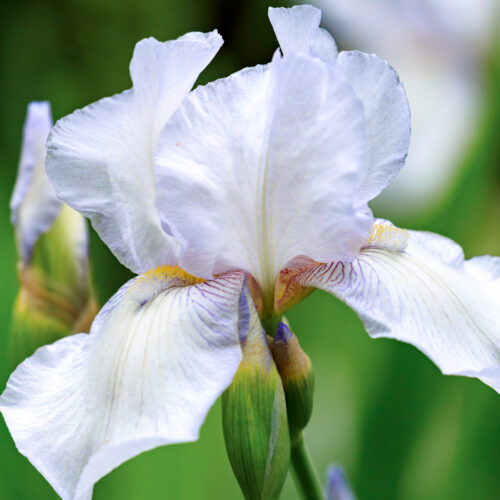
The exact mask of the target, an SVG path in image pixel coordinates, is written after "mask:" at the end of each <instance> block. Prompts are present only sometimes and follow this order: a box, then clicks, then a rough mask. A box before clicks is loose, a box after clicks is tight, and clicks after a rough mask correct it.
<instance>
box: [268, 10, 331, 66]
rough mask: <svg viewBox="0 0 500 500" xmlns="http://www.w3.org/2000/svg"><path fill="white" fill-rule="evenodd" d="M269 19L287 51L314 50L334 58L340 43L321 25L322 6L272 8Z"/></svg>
mask: <svg viewBox="0 0 500 500" xmlns="http://www.w3.org/2000/svg"><path fill="white" fill-rule="evenodd" d="M268 14H269V20H270V21H271V24H272V25H273V29H274V32H275V33H276V38H277V39H278V42H279V44H280V47H281V50H282V51H283V53H285V54H287V53H293V52H296V53H304V54H311V55H314V56H317V57H320V58H321V59H324V60H325V61H328V60H331V61H333V60H334V59H335V57H336V55H337V52H338V51H337V45H336V44H335V40H334V39H333V38H332V37H331V35H330V33H328V31H326V30H324V29H322V28H320V27H319V22H320V20H321V10H319V9H317V8H316V7H313V6H312V5H295V6H294V7H291V8H288V9H286V8H284V7H278V8H273V7H270V8H269V12H268Z"/></svg>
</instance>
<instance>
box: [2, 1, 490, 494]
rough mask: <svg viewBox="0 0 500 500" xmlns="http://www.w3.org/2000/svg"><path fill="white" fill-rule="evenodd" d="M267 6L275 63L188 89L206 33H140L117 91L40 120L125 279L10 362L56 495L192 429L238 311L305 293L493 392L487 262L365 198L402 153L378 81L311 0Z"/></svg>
mask: <svg viewBox="0 0 500 500" xmlns="http://www.w3.org/2000/svg"><path fill="white" fill-rule="evenodd" d="M269 16H270V19H271V22H272V25H273V27H274V30H275V32H276V35H277V37H278V40H279V43H280V46H281V51H282V54H283V55H282V54H281V53H280V52H279V51H278V52H276V54H275V56H274V57H273V60H272V62H271V63H269V64H267V65H265V66H257V67H254V68H247V69H244V70H243V71H240V72H238V73H235V74H233V75H231V76H229V77H228V78H224V79H222V80H218V81H216V82H214V83H211V84H209V85H206V86H200V87H198V88H196V90H194V91H192V92H189V90H190V88H191V86H192V85H193V83H194V81H195V80H196V78H197V76H198V74H199V73H200V71H201V70H202V69H203V68H204V67H205V66H206V65H207V64H208V62H209V61H210V60H211V59H212V57H213V56H214V54H215V53H216V52H217V50H218V49H219V47H220V45H221V43H222V41H221V38H220V37H219V36H218V35H217V34H216V33H210V34H200V33H191V34H188V35H186V36H184V37H181V38H179V39H178V40H175V41H171V42H166V43H159V42H157V41H156V40H154V39H148V40H143V41H142V42H140V43H139V44H138V45H137V47H136V49H135V52H134V56H133V58H132V63H131V67H130V70H131V75H132V81H133V88H132V89H131V90H127V91H125V92H123V93H122V94H118V95H115V96H114V97H111V98H106V99H103V100H101V101H98V102H97V103H95V104H92V105H90V106H88V107H87V108H84V109H82V110H79V111H76V112H75V113H73V114H72V115H70V116H68V117H66V118H63V119H62V120H60V121H59V122H58V123H57V124H56V126H55V127H54V129H53V130H52V132H51V135H50V137H49V141H48V145H47V147H48V156H47V169H48V174H49V178H50V179H51V181H52V183H53V185H54V187H55V190H56V192H57V195H58V196H59V198H61V199H62V200H64V201H65V202H66V203H68V204H69V205H71V206H73V207H74V208H76V209H77V210H79V211H81V212H82V213H84V214H85V215H86V216H87V217H89V218H90V220H91V221H92V224H93V226H94V228H95V229H96V230H97V232H98V233H99V235H100V236H101V238H102V239H103V240H104V241H105V242H106V243H107V245H108V246H109V247H110V249H111V250H112V251H113V252H114V253H115V255H116V256H117V257H118V258H119V259H120V261H121V262H122V263H123V264H124V265H126V266H127V267H128V268H130V269H131V270H133V271H134V272H136V273H137V274H139V275H140V276H138V277H137V278H135V279H133V280H131V281H130V282H128V283H127V284H126V285H124V286H123V287H122V288H121V289H120V290H119V291H118V292H117V293H116V294H115V295H114V296H113V297H112V298H111V299H110V301H109V302H108V303H107V304H106V305H105V306H104V308H103V309H102V311H101V312H100V314H99V315H98V316H97V318H96V320H95V321H94V323H93V326H92V330H91V333H90V334H89V335H84V334H79V335H74V336H71V337H67V338H65V339H63V340H60V341H58V342H56V343H55V344H52V345H50V346H47V347H43V348H41V349H39V350H38V351H37V352H36V353H35V355H34V356H32V357H31V358H29V359H28V360H26V361H25V362H24V363H22V364H21V365H20V366H19V367H18V368H17V369H16V371H15V372H14V374H13V375H12V376H11V378H10V380H9V382H8V385H7V389H6V390H5V392H4V393H3V395H2V397H1V400H0V404H1V410H2V413H3V415H4V417H5V420H6V422H7V425H8V426H9V429H10V431H11V433H12V435H13V437H14V440H15V441H16V444H17V446H18V448H19V450H20V451H21V452H22V453H23V454H25V455H26V456H27V457H28V458H29V459H30V460H31V462H32V463H33V464H34V465H35V466H36V467H37V468H38V470H39V471H40V472H41V473H42V474H43V475H44V476H45V477H46V478H47V480H48V481H49V482H50V483H51V484H52V486H53V487H54V488H55V490H56V491H57V492H58V493H59V495H61V496H62V497H63V498H65V499H72V498H88V497H90V496H91V493H92V488H93V485H94V483H95V482H96V481H97V480H98V479H99V478H101V477H102V476H103V475H105V474H107V473H108V472H109V471H111V470H112V469H113V468H115V467H117V466H118V465H119V464H120V463H122V462H123V461H125V460H127V459H129V458H131V457H133V456H134V455H137V454H138V453H140V452H142V451H145V450H148V449H151V448H153V447H156V446H159V445H163V444H168V443H178V442H185V441H192V440H195V439H197V438H198V433H199V429H200V426H201V424H202V423H203V421H204V419H205V416H206V414H207V412H208V410H209V408H210V407H211V406H212V404H213V403H214V401H215V400H216V399H217V398H218V397H219V395H220V394H221V392H222V391H223V390H224V389H225V388H226V387H227V386H228V385H229V384H230V383H231V380H232V378H233V376H234V374H235V372H236V370H237V368H238V365H239V363H240V360H241V343H242V342H244V340H245V338H246V335H247V334H248V331H249V329H250V328H260V323H259V322H258V321H256V318H257V312H258V313H259V315H260V317H261V318H262V319H263V320H265V319H268V318H269V317H271V316H275V315H280V314H282V313H283V311H284V310H286V309H287V308H288V307H290V306H291V305H293V304H294V303H296V302H297V301H298V300H299V299H300V298H302V297H303V296H304V295H305V294H307V293H308V292H309V291H310V290H311V287H315V288H322V289H325V290H327V291H329V292H331V293H332V294H334V295H335V296H337V297H339V298H340V299H342V300H344V301H345V302H346V303H347V304H348V305H349V306H351V307H352V308H353V309H354V310H355V311H356V312H357V313H358V314H359V316H360V317H361V319H362V320H363V322H364V324H365V327H366V329H367V331H368V332H369V333H370V334H371V335H372V336H375V337H377V336H386V337H393V338H397V339H399V340H403V341H406V342H410V343H412V344H414V345H415V346H417V347H418V348H419V349H421V350H422V351H424V352H425V353H426V354H427V355H428V356H430V357H431V358H432V359H433V360H434V361H435V362H436V364H437V365H438V366H439V367H440V368H441V370H442V371H443V372H444V373H452V374H462V375H468V376H474V377H479V378H481V379H482V380H483V381H484V382H486V383H487V384H489V385H491V386H492V387H494V388H495V389H496V390H497V391H498V390H500V373H499V360H500V350H499V348H500V333H499V331H498V325H499V324H500V293H499V292H500V259H498V258H494V257H479V258H475V259H472V260H469V261H464V258H463V254H462V250H461V249H460V247H459V246H458V245H456V244H455V243H453V242H452V241H450V240H448V239H446V238H444V237H441V236H438V235H434V234H430V233H421V232H413V231H405V230H401V229H397V228H395V227H394V226H393V225H392V224H391V223H389V222H386V221H380V220H374V219H373V216H372V213H371V211H370V209H369V208H368V205H367V202H368V201H369V200H371V199H372V198H373V197H375V196H377V195H378V194H379V193H380V191H381V190H382V189H384V188H385V187H386V186H387V185H388V184H389V183H390V182H391V180H392V179H393V178H394V176H395V175H396V174H397V173H398V171H399V170H400V168H401V167H402V166H403V163H404V160H405V157H406V153H407V150H408V144H409V136H410V114H409V108H408V103H407V100H406V96H405V93H404V90H403V87H402V85H401V84H400V82H399V79H398V77H397V75H396V73H395V72H394V71H393V70H392V69H391V67H390V66H388V65H387V64H386V63H385V62H383V61H381V60H380V59H378V58H377V57H375V56H373V55H367V54H364V53H361V52H342V53H340V54H337V49H336V46H335V43H334V41H333V39H332V38H331V37H330V35H329V34H328V33H327V32H325V31H324V30H322V29H320V28H319V23H320V11H319V10H317V9H315V8H312V7H309V6H301V7H294V8H292V9H270V11H269ZM195 276H197V277H195Z"/></svg>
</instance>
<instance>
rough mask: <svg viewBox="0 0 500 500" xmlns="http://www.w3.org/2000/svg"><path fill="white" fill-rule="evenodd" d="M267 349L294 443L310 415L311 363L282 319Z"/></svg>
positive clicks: (312, 377)
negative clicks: (269, 349)
mask: <svg viewBox="0 0 500 500" xmlns="http://www.w3.org/2000/svg"><path fill="white" fill-rule="evenodd" d="M271 350H272V354H273V358H274V361H275V363H276V366H277V367H278V371H279V374H280V377H281V381H282V383H283V389H284V391H285V399H286V408H287V415H288V427H289V429H290V438H291V442H292V446H294V445H295V443H296V442H297V441H298V440H299V439H300V435H301V432H302V430H303V429H304V427H305V426H306V425H307V423H308V422H309V419H310V418H311V413H312V408H313V393H314V375H313V371H312V364H311V360H310V359H309V357H308V356H307V354H305V352H304V351H303V350H302V348H301V347H300V345H299V341H298V339H297V337H296V336H295V335H294V334H293V333H292V331H291V330H290V328H289V326H288V324H287V323H286V322H281V323H280V324H279V325H278V329H277V330H276V334H275V336H274V339H273V341H272V343H271Z"/></svg>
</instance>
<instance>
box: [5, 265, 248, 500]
mask: <svg viewBox="0 0 500 500" xmlns="http://www.w3.org/2000/svg"><path fill="white" fill-rule="evenodd" d="M244 287H245V281H244V276H243V274H242V273H233V274H228V275H225V276H221V277H219V278H217V279H216V280H212V281H206V282H203V280H200V279H198V278H195V277H193V276H190V275H187V274H186V273H184V272H183V271H182V270H180V269H179V268H176V267H174V268H169V267H166V266H164V267H162V268H159V269H155V270H153V271H150V272H148V273H146V274H144V275H142V276H139V277H138V278H135V279H133V280H131V281H130V282H129V283H127V284H126V285H124V286H123V287H122V288H121V289H120V290H119V291H118V292H117V293H116V295H115V296H114V297H113V298H111V300H110V301H109V302H108V303H107V304H106V305H105V306H104V308H103V309H102V310H101V312H100V313H99V315H98V316H97V317H96V319H95V321H94V324H93V326H92V330H91V333H90V334H89V335H85V334H78V335H74V336H71V337H66V338H65V339H63V340H60V341H58V342H56V343H55V344H52V345H50V346H46V347H42V348H41V349H39V350H38V351H37V352H36V353H35V354H34V355H33V356H32V357H31V358H29V359H27V360H26V361H25V362H24V363H22V364H21V365H20V366H19V367H18V368H17V369H16V371H15V372H14V373H13V374H12V376H11V378H10V380H9V382H8V384H7V388H6V390H5V392H4V393H3V394H2V396H1V398H0V410H1V411H2V413H3V416H4V418H5V421H6V423H7V426H8V427H9V430H10V432H11V434H12V436H13V438H14V441H15V442H16V445H17V447H18V449H19V451H20V452H21V453H23V454H24V455H26V456H27V457H28V458H29V460H30V461H31V462H32V463H33V465H34V466H35V467H36V468H37V469H38V470H39V471H40V472H41V473H42V474H43V475H44V476H45V478H46V479H47V480H48V481H49V482H50V484H51V485H52V486H53V487H54V489H55V490H56V491H57V493H58V494H59V495H60V496H61V497H62V498H63V499H65V500H67V499H76V498H78V499H86V498H90V496H91V494H92V489H93V485H94V484H95V483H96V482H97V481H98V480H99V479H100V478H101V477H102V476H104V475H105V474H107V473H109V472H110V471H111V470H112V469H114V468H115V467H117V466H118V465H120V464H121V463H123V462H124V461H125V460H128V459H129V458H131V457H133V456H135V455H137V454H139V453H141V452H143V451H145V450H149V449H151V448H154V447H156V446H160V445H164V444H169V443H180V442H186V441H193V440H196V439H197V438H198V432H199V429H200V426H201V424H202V423H203V421H204V419H205V416H206V414H207V412H208V410H209V408H210V407H211V406H212V404H213V403H214V401H215V400H216V398H217V397H218V396H219V395H220V394H221V392H222V391H223V390H224V389H225V388H226V387H227V386H228V385H229V384H230V383H231V380H232V378H233V376H234V374H235V372H236V370H237V369H238V366H239V363H240V361H241V358H242V353H241V346H240V336H241V337H242V338H245V335H246V333H247V332H246V330H245V329H248V328H249V325H250V321H249V311H250V308H249V305H248V304H247V302H246V297H247V295H248V294H247V292H246V290H245V289H244ZM250 305H251V304H250Z"/></svg>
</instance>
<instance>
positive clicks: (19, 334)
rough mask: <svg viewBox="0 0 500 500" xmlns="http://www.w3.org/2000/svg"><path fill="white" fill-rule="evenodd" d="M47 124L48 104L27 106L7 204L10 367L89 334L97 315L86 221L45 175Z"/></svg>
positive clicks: (48, 122)
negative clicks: (11, 273)
mask: <svg viewBox="0 0 500 500" xmlns="http://www.w3.org/2000/svg"><path fill="white" fill-rule="evenodd" d="M51 126H52V117H51V113H50V105H49V103H48V102H32V103H30V104H29V106H28V113H27V116H26V122H25V125H24V136H23V146H22V149H21V161H20V164H19V170H18V176H17V181H16V186H15V188H14V193H13V195H12V199H11V202H10V208H11V220H12V223H13V225H14V229H15V236H16V243H17V250H18V257H19V262H18V272H19V281H20V285H21V288H20V291H19V294H18V296H17V299H16V302H15V305H14V311H13V317H12V324H11V331H10V339H9V342H10V353H9V354H10V359H11V362H12V364H13V365H16V364H18V363H19V362H21V361H22V360H23V359H24V358H26V357H27V356H30V355H31V354H33V352H34V351H35V350H36V349H37V348H38V347H40V346H42V345H44V344H47V343H50V342H53V341H55V340H58V339H59V338H61V337H64V336H65V335H68V334H70V333H77V332H86V331H88V329H89V328H90V324H91V322H92V319H93V318H94V316H95V314H96V312H97V304H96V300H95V294H94V291H93V285H92V279H91V274H90V269H89V260H88V230H87V223H86V221H85V218H84V217H83V216H82V215H81V214H79V213H78V212H76V211H75V210H73V209H72V208H70V207H68V206H67V205H64V204H63V203H61V202H60V201H59V200H58V199H57V197H56V195H55V192H54V189H53V188H52V185H51V184H50V182H49V180H48V179H47V175H46V173H45V168H44V159H45V141H46V139H47V135H48V133H49V130H50V128H51Z"/></svg>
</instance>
